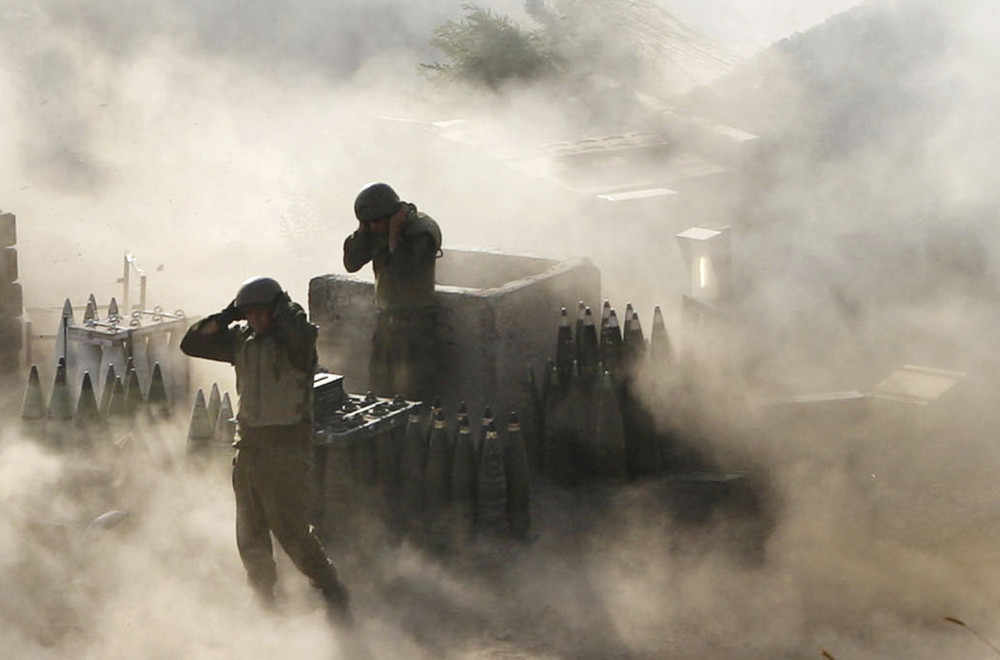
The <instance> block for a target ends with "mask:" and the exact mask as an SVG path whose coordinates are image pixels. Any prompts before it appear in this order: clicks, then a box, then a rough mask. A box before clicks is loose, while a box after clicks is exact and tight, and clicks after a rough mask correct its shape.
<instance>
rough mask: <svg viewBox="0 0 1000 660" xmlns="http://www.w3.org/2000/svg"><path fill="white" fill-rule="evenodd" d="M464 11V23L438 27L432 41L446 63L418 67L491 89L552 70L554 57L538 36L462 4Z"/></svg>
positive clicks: (496, 15)
mask: <svg viewBox="0 0 1000 660" xmlns="http://www.w3.org/2000/svg"><path fill="white" fill-rule="evenodd" d="M462 9H463V10H464V11H465V18H464V19H462V20H461V21H459V22H456V21H450V20H449V21H446V22H444V23H442V24H441V25H439V26H438V27H437V28H436V29H435V30H434V37H433V38H432V39H431V41H430V43H431V45H432V46H434V47H435V48H437V49H438V50H440V51H441V52H442V53H443V54H444V56H445V58H446V59H447V62H446V63H440V62H434V63H433V64H421V66H422V67H424V68H426V69H429V70H431V71H434V72H436V73H438V74H441V75H444V76H447V77H451V78H455V79H459V80H464V81H467V82H472V83H476V84H480V85H484V86H486V87H489V88H490V89H494V90H495V89H499V88H500V87H502V86H503V85H504V84H505V83H507V82H510V81H531V80H537V79H539V78H543V77H546V76H549V75H552V74H553V73H554V72H555V71H556V69H557V64H558V58H557V56H556V55H555V54H554V53H553V52H552V50H551V49H550V48H549V47H548V46H547V44H546V40H545V38H544V36H543V34H542V33H541V32H538V31H525V30H524V29H522V28H521V27H520V26H519V25H518V24H517V23H516V22H514V21H513V20H511V19H510V18H509V17H507V16H502V15H499V14H495V13H494V12H492V11H491V10H489V9H484V8H482V7H480V6H478V5H475V4H463V5H462Z"/></svg>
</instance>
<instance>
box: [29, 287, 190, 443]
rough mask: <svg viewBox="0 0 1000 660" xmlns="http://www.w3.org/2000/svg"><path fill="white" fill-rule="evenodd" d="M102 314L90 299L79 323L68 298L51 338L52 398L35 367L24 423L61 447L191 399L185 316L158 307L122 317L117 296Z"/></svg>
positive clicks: (146, 418)
mask: <svg viewBox="0 0 1000 660" xmlns="http://www.w3.org/2000/svg"><path fill="white" fill-rule="evenodd" d="M105 309H106V311H105V314H104V317H103V318H102V317H101V313H100V309H99V308H98V306H97V302H96V300H95V298H94V296H93V295H91V296H90V297H89V299H88V301H87V305H86V307H85V308H84V311H83V319H82V322H80V323H77V321H76V312H75V311H74V308H73V305H72V303H71V302H70V301H69V300H66V301H65V303H64V304H63V307H62V312H61V314H60V316H59V322H58V327H57V328H56V331H55V334H53V335H48V336H47V337H48V338H50V339H54V340H55V343H54V347H55V351H54V358H55V359H54V362H55V373H54V377H53V381H52V388H51V390H50V392H49V395H48V397H46V396H45V393H44V392H43V391H42V386H41V377H40V374H39V368H38V365H37V364H32V366H31V370H30V373H29V376H28V384H27V386H26V388H25V392H24V399H23V402H22V407H21V418H22V422H23V424H22V426H23V427H24V428H25V429H26V430H27V431H28V432H29V434H31V435H33V436H35V437H37V438H39V439H40V440H43V441H44V442H45V443H46V444H48V445H50V446H52V447H53V448H56V449H71V448H84V447H86V446H88V445H89V444H90V443H91V437H90V436H91V434H89V433H86V431H87V430H89V429H93V428H101V427H106V426H108V425H117V424H119V423H124V425H125V427H132V426H133V425H134V424H136V423H138V422H139V421H140V420H142V421H143V422H147V421H150V420H153V421H155V420H157V419H165V418H168V417H170V414H171V408H172V405H173V403H174V402H175V401H177V400H178V399H181V398H186V396H187V394H186V392H185V390H186V388H187V364H186V362H185V361H184V360H183V356H180V355H179V351H178V350H177V348H176V343H177V342H178V341H179V340H180V337H181V336H182V335H183V331H184V330H185V329H186V324H187V321H186V319H185V318H184V314H183V312H180V311H178V312H175V313H174V314H167V313H165V312H163V311H162V310H161V309H160V308H155V309H153V310H149V311H144V310H139V309H137V310H134V311H133V312H132V313H131V314H129V315H128V316H127V317H125V316H122V315H120V313H119V309H118V303H117V301H116V300H115V299H114V298H112V299H111V302H110V303H109V304H108V306H107V307H106V308H105Z"/></svg>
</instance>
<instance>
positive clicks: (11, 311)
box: [0, 282, 24, 319]
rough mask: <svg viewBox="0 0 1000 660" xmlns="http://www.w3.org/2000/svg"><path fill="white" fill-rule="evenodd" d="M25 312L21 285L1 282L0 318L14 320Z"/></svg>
mask: <svg viewBox="0 0 1000 660" xmlns="http://www.w3.org/2000/svg"><path fill="white" fill-rule="evenodd" d="M23 311H24V298H23V296H22V293H21V285H20V284H18V283H17V282H0V318H8V319H9V318H14V317H16V316H20V315H21V313H22V312H23Z"/></svg>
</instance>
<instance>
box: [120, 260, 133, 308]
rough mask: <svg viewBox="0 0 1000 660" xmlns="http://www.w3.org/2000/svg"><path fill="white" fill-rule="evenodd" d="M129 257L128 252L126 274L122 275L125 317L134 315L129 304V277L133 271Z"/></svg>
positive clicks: (125, 263)
mask: <svg viewBox="0 0 1000 660" xmlns="http://www.w3.org/2000/svg"><path fill="white" fill-rule="evenodd" d="M129 256H130V255H129V253H128V252H126V253H125V259H124V272H123V273H122V289H123V291H122V305H124V309H125V316H126V317H127V316H128V315H129V314H131V313H132V308H131V307H129V304H128V303H129V295H128V290H129V275H130V271H131V265H130V263H129Z"/></svg>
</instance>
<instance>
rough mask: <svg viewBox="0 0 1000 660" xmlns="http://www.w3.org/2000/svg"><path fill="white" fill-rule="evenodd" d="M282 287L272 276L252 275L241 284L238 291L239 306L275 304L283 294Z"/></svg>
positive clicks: (237, 304)
mask: <svg viewBox="0 0 1000 660" xmlns="http://www.w3.org/2000/svg"><path fill="white" fill-rule="evenodd" d="M281 292H282V288H281V285H280V284H278V282H277V281H276V280H273V279H271V278H270V277H260V276H256V277H251V278H250V279H248V280H247V281H245V282H244V283H243V284H241V285H240V290H239V291H237V292H236V306H237V307H253V306H265V305H271V304H274V301H275V299H277V297H278V296H279V295H280V294H281Z"/></svg>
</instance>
